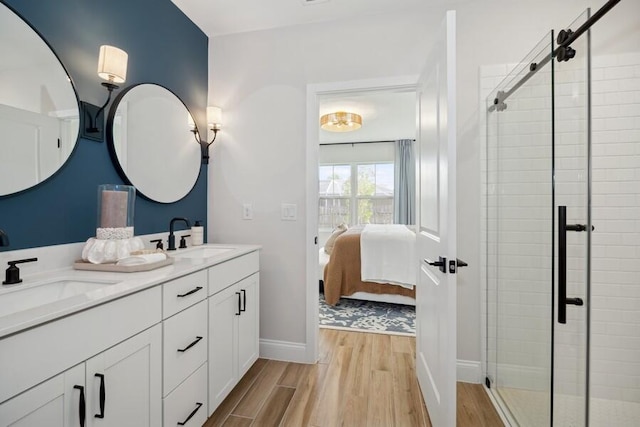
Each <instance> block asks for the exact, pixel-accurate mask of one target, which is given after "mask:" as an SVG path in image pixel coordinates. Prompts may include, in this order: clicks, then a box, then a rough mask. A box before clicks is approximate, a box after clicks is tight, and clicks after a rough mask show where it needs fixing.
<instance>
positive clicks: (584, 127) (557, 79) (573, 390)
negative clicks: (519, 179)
mask: <svg viewBox="0 0 640 427" xmlns="http://www.w3.org/2000/svg"><path fill="white" fill-rule="evenodd" d="M588 19H589V11H588V10H587V11H586V12H585V13H584V14H583V15H581V16H580V17H579V18H578V19H576V20H575V21H574V22H572V23H571V24H570V25H569V26H568V27H567V28H568V29H571V30H573V31H575V30H576V29H578V28H579V27H580V26H581V25H582V24H583V23H584V22H585V21H587V20H588ZM555 35H556V37H555V40H554V41H555V42H556V45H555V46H554V48H555V49H556V55H557V57H558V58H562V57H563V55H566V54H567V51H565V52H562V51H558V50H557V49H558V42H559V41H561V40H562V37H563V34H560V33H559V32H556V34H555ZM589 41H590V34H589V32H588V31H587V33H585V34H583V35H582V36H581V37H580V38H578V39H577V40H576V41H574V42H572V43H571V49H572V50H573V51H574V52H573V51H571V52H569V55H571V54H572V53H573V54H574V57H573V58H572V59H570V60H568V61H559V60H556V61H554V62H555V64H554V79H553V80H554V97H553V98H554V133H553V136H554V138H553V141H554V176H555V179H554V184H555V185H554V201H555V207H554V212H555V215H556V218H555V221H554V228H555V229H554V237H555V248H556V252H555V253H556V255H555V264H554V267H555V268H554V272H555V277H554V279H555V280H554V283H555V286H554V289H555V295H554V300H555V301H556V302H555V304H554V345H553V348H554V369H553V372H554V376H553V425H554V426H586V425H589V423H588V416H587V397H588V392H587V384H588V367H587V337H588V332H589V328H588V320H589V319H588V309H587V305H586V304H587V302H588V300H589V298H588V297H589V288H590V274H589V260H590V252H589V251H590V249H589V248H590V246H591V245H590V241H591V218H590V182H591V176H590V174H591V168H590V158H591V152H590V150H591V141H590V137H589V135H590V106H591V103H590V87H589V78H590V76H589V70H590V43H589ZM563 301H566V302H567V303H566V304H562V302H563Z"/></svg>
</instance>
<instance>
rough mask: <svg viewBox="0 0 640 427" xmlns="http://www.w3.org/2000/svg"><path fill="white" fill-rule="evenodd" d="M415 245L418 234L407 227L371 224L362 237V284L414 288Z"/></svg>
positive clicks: (415, 268) (365, 228) (363, 231)
mask: <svg viewBox="0 0 640 427" xmlns="http://www.w3.org/2000/svg"><path fill="white" fill-rule="evenodd" d="M415 242H416V236H415V234H414V233H413V232H412V231H411V230H409V229H408V228H407V227H406V226H404V225H399V224H367V225H366V226H365V227H364V229H363V230H362V233H361V234H360V261H361V272H360V275H361V277H362V281H363V282H376V283H390V284H392V285H398V286H402V287H403V288H407V289H413V286H414V285H415V283H416V270H417V267H416V265H417V260H416V255H415Z"/></svg>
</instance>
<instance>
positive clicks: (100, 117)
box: [82, 45, 128, 142]
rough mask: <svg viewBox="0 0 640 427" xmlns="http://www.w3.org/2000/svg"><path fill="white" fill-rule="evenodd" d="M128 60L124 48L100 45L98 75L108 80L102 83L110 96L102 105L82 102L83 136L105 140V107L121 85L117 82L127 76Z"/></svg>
mask: <svg viewBox="0 0 640 427" xmlns="http://www.w3.org/2000/svg"><path fill="white" fill-rule="evenodd" d="M127 60H128V55H127V52H125V51H124V50H122V49H118V48H117V47H114V46H108V45H103V46H100V55H99V57H98V76H100V78H101V79H103V80H106V82H103V83H102V86H104V87H105V88H106V89H107V90H108V91H109V96H108V97H107V100H106V101H105V103H104V105H102V107H98V106H97V105H93V104H89V103H88V102H83V103H82V111H83V119H84V121H83V125H82V137H83V138H88V139H92V140H94V141H98V142H102V141H103V140H104V109H105V108H106V107H107V105H109V101H111V95H112V93H113V91H114V90H115V89H118V88H119V86H118V85H117V84H116V83H124V82H125V80H126V78H127Z"/></svg>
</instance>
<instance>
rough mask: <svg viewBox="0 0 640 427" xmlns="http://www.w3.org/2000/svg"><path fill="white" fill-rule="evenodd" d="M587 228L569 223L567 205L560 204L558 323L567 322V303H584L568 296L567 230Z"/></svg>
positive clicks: (580, 299) (584, 229) (579, 299)
mask: <svg viewBox="0 0 640 427" xmlns="http://www.w3.org/2000/svg"><path fill="white" fill-rule="evenodd" d="M586 229H587V227H586V226H585V225H582V224H569V225H567V207H566V206H558V323H567V304H572V305H584V301H582V298H567V230H569V231H586Z"/></svg>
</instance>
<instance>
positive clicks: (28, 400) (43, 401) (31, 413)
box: [0, 363, 86, 427]
mask: <svg viewBox="0 0 640 427" xmlns="http://www.w3.org/2000/svg"><path fill="white" fill-rule="evenodd" d="M84 372H85V367H84V363H83V364H80V365H78V366H74V367H73V368H71V369H69V370H67V371H65V372H63V373H61V374H59V375H57V376H55V377H53V378H51V379H50V380H48V381H45V382H43V383H42V384H40V385H38V386H36V387H34V388H32V389H30V390H28V391H26V392H24V393H22V394H20V395H18V396H17V397H14V398H13V399H11V400H8V401H7V402H5V403H3V404H1V405H0V425H2V426H8V425H10V426H16V427H31V426H50V427H71V426H80V425H82V424H81V423H80V409H81V407H82V402H81V399H85V398H86V394H85V380H84V378H85V377H84ZM84 408H85V412H86V404H85V406H84Z"/></svg>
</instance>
